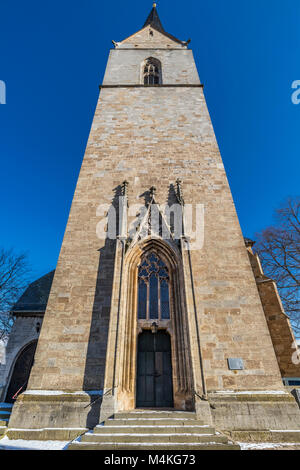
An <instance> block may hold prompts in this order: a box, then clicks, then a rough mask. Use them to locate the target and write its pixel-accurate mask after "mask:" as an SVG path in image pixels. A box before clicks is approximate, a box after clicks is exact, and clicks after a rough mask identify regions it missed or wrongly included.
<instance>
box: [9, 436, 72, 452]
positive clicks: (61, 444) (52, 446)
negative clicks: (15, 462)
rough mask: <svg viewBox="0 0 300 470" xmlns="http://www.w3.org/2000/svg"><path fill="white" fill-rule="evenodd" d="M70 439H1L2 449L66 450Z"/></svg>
mask: <svg viewBox="0 0 300 470" xmlns="http://www.w3.org/2000/svg"><path fill="white" fill-rule="evenodd" d="M69 443H70V441H27V440H24V439H16V440H13V439H8V437H6V436H5V437H3V439H0V450H64V449H66V447H67V445H68V444H69Z"/></svg>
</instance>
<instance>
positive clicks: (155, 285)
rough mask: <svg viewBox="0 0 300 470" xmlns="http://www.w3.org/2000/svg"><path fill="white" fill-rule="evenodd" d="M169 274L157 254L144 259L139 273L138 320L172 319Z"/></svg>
mask: <svg viewBox="0 0 300 470" xmlns="http://www.w3.org/2000/svg"><path fill="white" fill-rule="evenodd" d="M169 281H170V278H169V273H168V269H167V267H166V265H165V263H164V262H163V261H162V260H161V259H160V258H159V257H158V256H157V255H156V254H155V253H151V254H150V255H149V256H147V257H144V258H143V259H142V262H141V264H140V266H139V271H138V319H139V320H168V319H169V318H170V296H169V289H170V286H169Z"/></svg>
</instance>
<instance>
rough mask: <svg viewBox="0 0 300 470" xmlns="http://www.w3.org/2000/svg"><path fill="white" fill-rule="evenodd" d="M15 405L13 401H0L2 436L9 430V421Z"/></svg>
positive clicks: (0, 431) (0, 430)
mask: <svg viewBox="0 0 300 470" xmlns="http://www.w3.org/2000/svg"><path fill="white" fill-rule="evenodd" d="M12 407H13V405H12V404H11V403H0V436H1V437H2V436H4V434H5V433H6V431H7V425H8V421H9V418H10V415H11V410H12Z"/></svg>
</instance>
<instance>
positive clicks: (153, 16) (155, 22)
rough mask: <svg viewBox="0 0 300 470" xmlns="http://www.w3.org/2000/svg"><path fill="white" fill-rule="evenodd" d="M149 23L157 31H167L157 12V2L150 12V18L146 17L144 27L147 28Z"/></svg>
mask: <svg viewBox="0 0 300 470" xmlns="http://www.w3.org/2000/svg"><path fill="white" fill-rule="evenodd" d="M148 25H150V26H152V27H153V28H155V29H156V30H157V31H160V32H161V33H165V30H164V28H163V25H162V24H161V21H160V19H159V16H158V13H157V10H156V4H155V3H154V4H153V8H152V10H151V11H150V13H149V15H148V18H147V19H146V21H145V24H144V26H143V28H145V27H146V26H148Z"/></svg>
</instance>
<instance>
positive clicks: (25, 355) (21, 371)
mask: <svg viewBox="0 0 300 470" xmlns="http://www.w3.org/2000/svg"><path fill="white" fill-rule="evenodd" d="M36 347H37V341H34V342H33V343H30V344H29V345H28V346H26V348H25V349H24V350H23V351H22V352H21V354H20V356H19V357H18V359H17V361H16V363H15V366H14V370H13V374H12V377H11V379H10V383H9V387H8V390H7V393H6V398H5V401H6V403H14V402H15V399H14V398H13V396H14V395H15V394H16V393H17V392H19V393H22V392H24V391H25V390H26V387H27V384H28V380H29V375H30V371H31V368H32V365H33V360H34V354H35V350H36Z"/></svg>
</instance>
